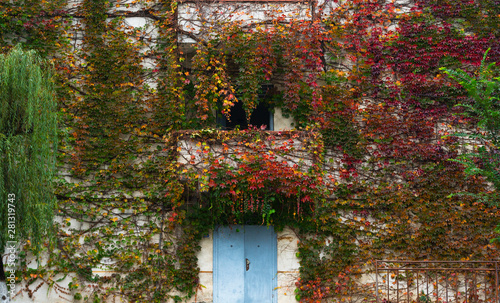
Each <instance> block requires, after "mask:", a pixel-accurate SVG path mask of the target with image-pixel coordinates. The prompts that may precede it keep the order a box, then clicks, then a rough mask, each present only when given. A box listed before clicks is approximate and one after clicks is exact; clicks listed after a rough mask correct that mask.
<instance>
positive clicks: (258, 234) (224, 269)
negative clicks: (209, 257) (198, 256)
mask: <svg viewBox="0 0 500 303" xmlns="http://www.w3.org/2000/svg"><path fill="white" fill-rule="evenodd" d="M276 274H277V239H276V233H275V232H274V229H273V228H272V227H269V228H268V227H267V226H253V225H244V226H242V225H233V226H227V227H222V226H221V227H218V228H217V229H216V230H215V231H214V303H276V302H277V297H276V286H277V276H276Z"/></svg>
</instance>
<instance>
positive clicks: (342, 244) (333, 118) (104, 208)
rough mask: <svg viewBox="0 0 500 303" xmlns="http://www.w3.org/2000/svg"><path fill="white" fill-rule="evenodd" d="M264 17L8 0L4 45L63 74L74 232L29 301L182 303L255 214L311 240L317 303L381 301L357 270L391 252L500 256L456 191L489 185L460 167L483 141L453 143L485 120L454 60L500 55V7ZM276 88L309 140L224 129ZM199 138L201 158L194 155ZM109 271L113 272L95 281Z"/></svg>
mask: <svg viewBox="0 0 500 303" xmlns="http://www.w3.org/2000/svg"><path fill="white" fill-rule="evenodd" d="M402 2H404V3H402ZM262 5H264V6H265V5H267V4H265V3H262V4H260V3H253V4H248V3H229V4H225V3H218V2H190V3H178V2H175V1H170V0H142V1H138V0H133V1H120V0H116V1H111V0H81V1H70V0H67V1H63V0H61V1H39V0H37V1H30V0H23V1H9V0H0V50H1V51H2V52H7V51H8V50H9V49H11V48H12V47H14V45H16V44H18V43H20V44H21V45H22V47H24V48H26V49H35V50H37V51H38V52H39V53H40V54H41V55H42V56H43V57H44V58H46V59H49V60H51V61H52V62H53V64H54V67H55V69H56V71H57V75H56V77H55V78H54V82H55V86H56V90H57V95H58V104H59V111H60V112H59V114H60V120H61V127H60V135H59V137H60V138H61V140H62V142H61V144H60V146H59V150H58V152H59V159H58V161H59V167H60V174H59V178H58V180H57V188H56V195H57V198H58V208H59V209H58V216H59V218H60V219H59V220H58V221H57V222H56V228H57V230H58V231H59V232H58V237H57V241H56V243H55V244H54V246H53V247H47V251H46V252H47V255H48V259H47V262H46V263H43V264H40V266H38V267H37V268H36V269H33V268H32V267H31V266H28V264H27V263H26V262H27V260H28V259H25V261H24V263H22V266H21V269H20V270H19V271H18V272H17V274H18V279H19V283H23V284H22V285H23V289H22V292H26V293H27V294H28V295H29V296H32V295H37V296H38V295H42V294H39V293H35V292H36V290H37V289H39V288H40V286H41V285H43V284H48V285H50V286H51V287H52V288H53V289H54V290H56V291H59V292H61V293H62V294H65V295H69V296H72V297H73V298H74V300H75V301H92V302H102V301H105V300H107V299H111V298H115V297H123V298H125V299H126V300H128V301H130V302H146V301H148V302H165V301H166V300H167V299H169V298H170V299H172V300H174V301H178V302H180V301H182V300H184V299H187V298H191V297H193V296H194V295H195V294H196V291H197V290H198V289H199V288H200V287H201V286H200V284H199V279H198V273H199V268H198V265H197V258H196V253H197V252H198V251H199V250H200V246H199V241H200V239H201V237H202V235H203V234H204V233H206V231H207V230H209V229H210V228H212V227H213V226H214V225H216V224H232V223H241V222H248V220H252V222H254V223H256V224H273V225H275V227H276V228H277V229H278V230H279V229H280V228H283V227H284V226H290V227H292V228H293V229H294V230H296V231H297V234H298V235H299V238H300V243H299V251H298V255H299V257H300V260H301V261H300V265H301V269H300V279H299V280H298V281H297V283H296V286H297V292H296V294H297V297H296V298H297V299H298V300H300V301H301V302H317V301H320V300H340V298H341V297H342V296H343V295H347V294H352V293H353V292H359V294H360V296H367V297H369V296H371V295H372V294H371V293H370V288H369V287H366V285H363V284H362V283H361V282H359V281H357V280H355V279H353V278H352V277H356V275H358V274H360V273H362V272H364V271H366V270H369V269H370V266H371V264H372V261H373V260H375V259H380V258H400V259H412V260H426V259H437V260H469V259H478V260H481V259H496V258H498V250H497V249H496V248H495V246H494V244H492V243H490V240H491V239H493V238H495V237H496V236H495V234H494V229H495V226H496V225H497V223H498V219H499V216H500V212H499V210H498V208H497V206H496V205H492V204H490V203H486V202H485V201H484V200H478V199H477V198H475V197H474V196H471V195H453V194H456V193H460V192H469V193H488V192H490V191H492V188H491V186H489V184H488V183H487V182H485V179H484V178H482V177H480V176H470V177H467V176H466V175H465V174H464V167H463V166H462V165H461V164H460V163H459V162H456V161H449V159H453V158H456V157H457V156H458V155H459V154H461V153H463V151H464V146H465V144H466V143H467V141H464V140H463V139H462V138H459V137H456V136H453V133H454V132H456V131H457V130H464V129H471V130H474V129H475V128H476V122H477V120H478V119H477V117H474V116H473V117H468V118H464V117H463V116H461V115H460V113H461V111H463V108H461V107H455V105H457V104H459V103H465V104H466V103H468V102H471V100H470V99H469V98H468V95H467V92H466V91H465V89H464V88H463V87H462V86H460V85H459V84H458V83H457V82H455V81H453V80H450V79H449V78H448V77H447V76H446V75H445V74H444V73H443V71H442V70H440V68H441V67H446V68H449V69H457V68H461V69H462V70H464V71H466V72H467V73H469V74H470V75H471V76H473V75H475V73H477V68H478V66H479V65H480V62H481V59H482V56H483V54H484V53H485V51H486V50H487V49H488V48H491V50H490V52H489V54H488V57H487V59H486V60H487V62H500V48H499V45H498V43H497V41H498V39H499V38H500V32H499V31H498V27H497V26H496V25H497V24H498V21H499V20H498V19H499V16H500V3H498V1H494V0H474V1H444V0H439V1H437V0H436V1H434V0H414V1H406V2H405V1H375V0H354V1H353V0H350V1H347V0H335V1H328V2H321V1H320V2H316V1H312V2H308V3H300V4H299V3H298V4H296V5H295V4H283V5H282V4H276V3H275V4H272V5H269V6H265V7H264V9H263V8H262ZM187 6H189V7H191V12H192V14H191V15H190V14H180V13H179V12H180V11H183V12H185V10H182V9H184V8H186V7H187ZM256 9H263V10H265V11H266V13H265V16H264V17H263V18H257V17H255V18H254V16H253V11H254V10H256ZM295 13H299V14H298V15H300V18H298V17H297V14H295ZM235 16H241V18H236V17H235ZM243 17H245V18H243ZM138 18H141V19H140V20H145V23H141V25H140V26H130V24H129V23H130V22H133V21H134V20H135V21H137V20H138ZM249 20H250V21H249ZM137 22H138V21H137ZM188 39H189V41H191V42H190V43H191V44H190V45H189V46H187V45H186V44H185V43H182V42H186V41H188ZM496 72H497V70H496V66H494V67H493V70H492V74H491V77H493V76H494V75H495V73H496ZM263 84H272V85H274V86H275V87H276V90H275V91H274V92H273V94H272V96H270V101H269V100H268V102H270V104H271V106H272V107H274V108H278V107H279V108H281V109H282V110H283V112H284V113H285V114H287V115H290V116H291V117H293V118H294V119H295V121H296V127H297V129H298V130H297V131H292V132H289V133H288V132H286V133H285V132H283V133H278V132H276V133H272V132H265V131H262V130H259V129H250V130H241V131H240V130H234V131H230V132H222V131H219V130H217V129H216V115H217V113H220V114H224V115H227V116H229V115H230V112H231V108H232V107H233V106H234V104H235V103H237V102H242V105H243V108H244V109H245V110H246V111H247V113H250V112H251V111H252V110H253V109H254V108H255V107H256V106H257V104H258V103H259V102H261V101H260V99H259V97H258V96H259V94H260V93H261V91H260V88H261V87H262V85H263ZM457 114H458V115H457ZM183 130H192V131H190V132H186V131H183ZM187 140H191V141H192V142H194V144H195V146H197V147H196V149H194V150H192V151H190V152H191V154H190V155H189V156H190V157H191V156H192V157H194V158H192V159H191V158H189V159H188V161H186V162H180V161H179V155H180V152H181V150H179V149H182V148H180V147H181V144H182V142H184V141H187ZM290 140H291V141H290ZM214 146H222V147H223V148H226V147H227V148H228V156H227V157H229V159H230V160H231V161H233V162H231V163H232V164H231V165H229V164H228V163H229V162H227V161H226V162H225V161H221V160H220V157H218V156H220V154H216V153H215V149H214ZM302 147H304V149H303V150H302V149H300V148H302ZM471 148H474V146H472V147H471ZM294 154H298V155H300V157H299V159H297V158H294V157H293V155H294ZM200 155H205V156H204V157H205V158H204V159H205V160H204V162H203V163H202V165H201V164H200V165H198V166H197V165H195V164H197V162H196V161H198V160H196V161H194V160H195V159H200V157H201V156H200ZM216 155H218V156H216ZM287 157H288V158H287ZM283 158H287V159H289V160H291V161H296V163H294V164H295V165H289V164H284V163H283V162H282V159H283ZM191 160H193V163H191ZM289 163H290V162H289ZM228 184H229V185H228ZM450 195H451V196H450ZM243 220H244V221H243ZM325 243H331V244H330V245H326V244H325ZM25 249H26V251H27V252H28V254H29V250H30V246H29V244H28V243H26V245H25ZM103 260H110V262H109V264H107V265H106V266H107V268H108V269H109V270H111V271H113V272H114V274H112V275H109V276H105V277H100V276H96V275H94V274H93V273H92V268H96V267H98V266H102V262H103ZM66 277H71V279H72V281H71V282H70V283H69V284H67V283H66V282H64V283H62V281H63V278H66ZM90 284H92V285H94V286H93V288H91V290H89V287H87V285H90Z"/></svg>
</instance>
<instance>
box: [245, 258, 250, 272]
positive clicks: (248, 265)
mask: <svg viewBox="0 0 500 303" xmlns="http://www.w3.org/2000/svg"><path fill="white" fill-rule="evenodd" d="M245 260H246V265H247V271H248V270H249V269H250V260H248V259H245Z"/></svg>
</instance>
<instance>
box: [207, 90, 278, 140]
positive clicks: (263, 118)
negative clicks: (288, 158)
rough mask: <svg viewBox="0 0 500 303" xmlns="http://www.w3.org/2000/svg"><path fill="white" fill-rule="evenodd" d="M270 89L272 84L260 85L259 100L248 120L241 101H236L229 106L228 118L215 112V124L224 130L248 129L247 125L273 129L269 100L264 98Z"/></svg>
mask: <svg viewBox="0 0 500 303" xmlns="http://www.w3.org/2000/svg"><path fill="white" fill-rule="evenodd" d="M271 90H272V85H263V86H262V93H261V94H259V99H260V102H259V104H258V105H257V107H256V108H255V109H254V110H253V111H252V115H251V116H250V122H248V120H247V116H246V113H245V110H244V109H243V104H242V102H236V103H235V104H234V106H233V107H232V108H231V113H230V114H231V116H230V119H228V118H227V117H226V116H224V115H222V113H220V112H218V113H217V125H218V126H219V127H220V128H222V129H224V130H232V129H236V128H239V129H248V126H249V125H252V126H255V127H257V128H264V129H266V130H273V128H274V125H273V122H274V121H273V115H272V113H271V111H270V106H269V102H267V100H266V99H267V95H268V94H269V93H270V92H271ZM264 126H265V127H264Z"/></svg>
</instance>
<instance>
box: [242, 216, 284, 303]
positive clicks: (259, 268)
mask: <svg viewBox="0 0 500 303" xmlns="http://www.w3.org/2000/svg"><path fill="white" fill-rule="evenodd" d="M276 249H277V248H276V234H275V233H274V229H273V228H272V227H269V228H268V227H267V226H245V257H246V259H247V260H248V262H249V263H250V264H249V266H248V270H247V271H246V272H245V303H263V302H269V303H271V302H273V289H274V288H275V284H277V283H275V282H277V281H276V278H277V277H276V267H275V265H276V262H277V255H276Z"/></svg>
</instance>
